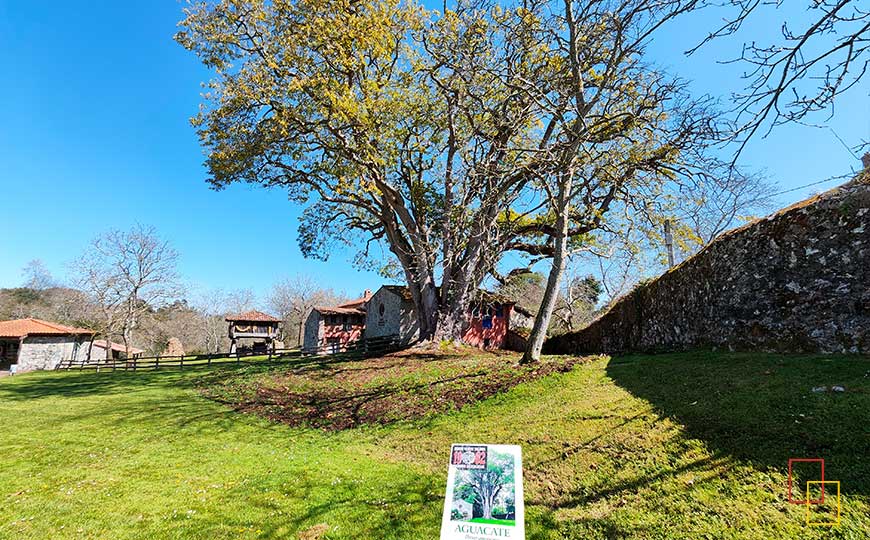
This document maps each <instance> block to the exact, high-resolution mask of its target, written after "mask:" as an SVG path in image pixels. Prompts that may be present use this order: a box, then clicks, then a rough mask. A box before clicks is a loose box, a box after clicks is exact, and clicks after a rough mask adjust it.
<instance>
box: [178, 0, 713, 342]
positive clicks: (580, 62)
mask: <svg viewBox="0 0 870 540" xmlns="http://www.w3.org/2000/svg"><path fill="white" fill-rule="evenodd" d="M697 4H698V2H696V1H693V0H622V1H616V0H597V1H584V2H579V1H572V0H565V1H556V0H542V1H517V2H507V3H504V4H502V5H499V4H497V3H494V2H490V1H488V0H463V1H460V2H457V3H455V4H452V5H450V6H447V5H445V9H444V10H443V12H440V13H439V12H434V11H427V10H425V9H423V8H422V7H421V6H420V5H418V4H415V3H414V2H413V1H408V2H400V1H399V0H365V1H350V0H276V1H268V2H267V1H265V0H220V1H216V2H204V3H201V4H197V5H195V6H194V7H192V8H190V9H188V10H187V17H186V18H185V19H184V20H183V21H182V22H181V27H182V30H181V31H180V32H179V33H178V35H177V36H176V39H177V40H178V41H179V42H180V43H181V44H182V45H184V46H185V47H187V48H188V49H190V50H192V51H194V52H195V53H196V54H198V55H199V56H200V58H201V59H202V61H203V62H204V63H205V64H206V65H207V66H208V67H210V68H212V69H213V70H214V71H215V73H216V78H215V79H214V80H213V81H211V83H210V85H209V90H208V92H207V93H206V96H205V104H204V106H203V108H202V111H201V113H200V114H199V115H198V116H197V117H196V118H195V120H194V124H195V125H196V126H197V127H198V129H199V134H200V137H201V140H202V142H203V145H204V146H205V148H206V149H207V152H208V158H207V166H208V169H209V171H210V173H211V177H210V179H209V181H210V182H211V184H212V186H213V187H215V188H217V189H220V188H223V187H225V186H227V185H229V184H232V183H234V182H251V183H256V184H261V185H264V186H269V187H282V188H284V189H286V190H287V191H288V192H289V194H290V196H291V197H292V198H294V199H295V200H297V201H300V202H305V203H307V204H308V206H307V209H306V211H305V213H304V216H303V221H302V225H301V226H300V235H299V238H300V247H301V248H302V250H303V252H304V253H305V254H306V255H307V256H315V257H326V256H327V255H328V253H329V251H330V249H331V248H332V247H333V245H334V244H335V242H339V241H347V242H359V241H362V242H363V243H364V245H365V249H364V250H363V254H364V255H367V254H368V253H369V248H370V247H372V246H373V245H375V244H380V245H382V246H385V247H386V248H387V249H388V250H389V252H390V254H391V257H392V258H394V260H395V261H396V263H397V264H398V266H399V268H400V269H401V273H402V274H403V275H404V277H405V279H406V281H407V283H408V285H409V289H410V292H411V296H412V299H413V301H414V304H415V307H416V311H417V315H418V319H419V325H420V329H421V337H422V338H424V339H428V338H433V337H440V338H456V337H458V336H460V335H461V331H462V326H463V324H464V317H465V316H466V312H467V306H468V305H469V303H470V302H471V300H472V298H473V297H474V295H475V294H476V293H477V290H478V287H479V285H480V283H481V282H482V281H483V280H484V278H485V277H486V276H487V275H488V274H489V273H490V272H491V271H492V270H493V269H494V268H495V265H496V263H497V262H498V261H499V260H500V259H501V257H502V255H503V254H504V253H505V252H506V251H509V250H520V251H525V252H527V253H537V254H539V255H541V256H544V257H554V258H556V259H559V258H560V257H562V256H563V255H564V251H565V249H563V248H561V247H560V246H561V244H560V243H562V242H564V243H566V244H570V243H571V242H579V241H582V238H583V235H584V234H585V233H587V232H589V231H591V230H594V229H595V228H597V227H600V226H601V225H602V223H603V222H604V216H605V215H606V214H607V212H608V211H610V210H611V209H612V208H613V207H614V206H616V204H615V203H614V201H615V200H618V201H623V202H622V204H628V203H627V202H626V201H628V200H629V199H631V200H636V199H640V198H644V197H648V196H655V194H656V189H654V188H653V187H652V185H653V184H655V183H656V182H657V181H659V180H662V179H665V177H666V176H667V174H670V173H672V172H673V171H674V170H675V169H676V167H677V165H678V163H679V161H680V160H681V155H682V152H683V150H684V148H685V147H686V146H690V145H691V144H692V143H693V142H694V141H696V140H697V139H698V137H700V133H699V131H704V130H705V129H706V128H707V127H708V126H707V125H706V124H705V121H704V120H703V119H702V117H703V116H704V115H703V114H702V113H703V111H702V110H701V109H702V107H698V106H696V104H693V103H690V102H688V101H687V100H686V98H685V95H684V92H683V87H682V85H681V84H680V83H679V82H676V81H673V80H671V79H668V78H666V77H663V76H662V75H660V74H658V73H657V72H656V71H655V70H653V69H651V68H649V67H648V66H647V65H646V64H645V62H644V60H643V47H644V45H645V44H646V43H647V41H648V40H649V39H650V37H651V36H652V35H653V34H654V33H655V32H657V31H659V29H660V28H662V25H664V23H665V22H666V21H668V20H670V19H671V18H673V17H675V16H677V15H679V14H681V13H684V12H686V11H688V10H691V9H694V8H695V7H696V6H697ZM677 111H680V113H679V114H676V115H675V116H674V117H669V116H668V115H670V114H672V113H675V112H677ZM681 130H682V131H681ZM615 152H616V153H619V152H622V153H624V155H623V156H621V157H619V158H617V156H616V155H614V153H615ZM566 182H568V184H567V185H566ZM556 266H557V267H558V263H557V264H556ZM560 277H561V273H559V272H557V273H556V275H555V276H554V278H555V282H556V288H558V280H559V278H560ZM544 328H546V325H544Z"/></svg>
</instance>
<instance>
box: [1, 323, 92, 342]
mask: <svg viewBox="0 0 870 540" xmlns="http://www.w3.org/2000/svg"><path fill="white" fill-rule="evenodd" d="M81 335H87V336H92V335H94V332H93V331H92V330H85V329H84V328H73V327H72V326H64V325H62V324H57V323H53V322H48V321H43V320H40V319H16V320H14V321H0V337H5V338H23V337H27V336H81Z"/></svg>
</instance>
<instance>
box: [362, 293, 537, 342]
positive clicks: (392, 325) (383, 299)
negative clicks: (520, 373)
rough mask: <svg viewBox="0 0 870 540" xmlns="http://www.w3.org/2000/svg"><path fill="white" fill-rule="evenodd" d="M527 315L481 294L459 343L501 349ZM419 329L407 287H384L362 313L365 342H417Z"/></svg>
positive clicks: (502, 300)
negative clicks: (385, 339) (390, 338)
mask: <svg viewBox="0 0 870 540" xmlns="http://www.w3.org/2000/svg"><path fill="white" fill-rule="evenodd" d="M532 319H533V316H532V314H531V313H529V312H527V311H526V310H524V309H523V308H521V307H519V306H517V305H516V303H514V302H513V301H511V300H509V299H507V298H503V297H500V296H498V295H495V294H492V293H489V292H486V291H481V292H480V298H479V299H478V301H477V302H474V303H473V304H472V305H471V310H470V312H469V313H468V316H467V318H466V328H465V331H464V333H463V335H462V342H463V343H465V344H466V345H471V346H472V347H478V348H481V349H504V348H506V345H507V343H506V341H507V336H508V334H509V332H510V331H511V330H513V329H516V328H520V327H524V326H528V325H529V324H530V321H531V320H532ZM419 333H420V326H419V323H418V322H417V315H416V313H415V312H414V302H413V300H412V299H411V292H410V291H409V290H408V288H407V287H403V286H400V285H384V286H383V287H381V288H380V289H378V291H377V292H376V293H375V294H374V295H373V296H372V298H371V300H370V301H369V309H368V311H367V313H366V326H365V337H366V339H371V338H376V337H381V336H398V337H399V339H400V340H401V341H403V342H412V341H414V340H416V339H417V337H418V335H419Z"/></svg>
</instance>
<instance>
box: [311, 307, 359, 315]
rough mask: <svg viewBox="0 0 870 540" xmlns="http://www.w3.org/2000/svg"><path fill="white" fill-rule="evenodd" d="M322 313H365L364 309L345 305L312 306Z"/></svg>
mask: <svg viewBox="0 0 870 540" xmlns="http://www.w3.org/2000/svg"><path fill="white" fill-rule="evenodd" d="M314 309H315V310H317V311H318V312H320V313H322V314H323V315H365V314H366V310H365V309H357V308H347V307H341V306H336V307H316V308H314Z"/></svg>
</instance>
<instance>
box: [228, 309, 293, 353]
mask: <svg viewBox="0 0 870 540" xmlns="http://www.w3.org/2000/svg"><path fill="white" fill-rule="evenodd" d="M226 321H227V323H228V325H229V328H228V335H229V338H230V354H235V353H236V352H239V350H240V343H239V342H240V341H241V340H244V341H245V342H246V343H244V344H242V345H241V348H243V349H250V352H253V353H262V354H266V353H269V352H273V351H274V350H275V341H276V340H277V339H278V337H279V331H280V324H281V320H280V319H276V318H275V317H272V316H271V315H267V314H265V313H263V312H261V311H246V312H244V313H237V314H234V315H227V317H226ZM248 343H250V344H248Z"/></svg>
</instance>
